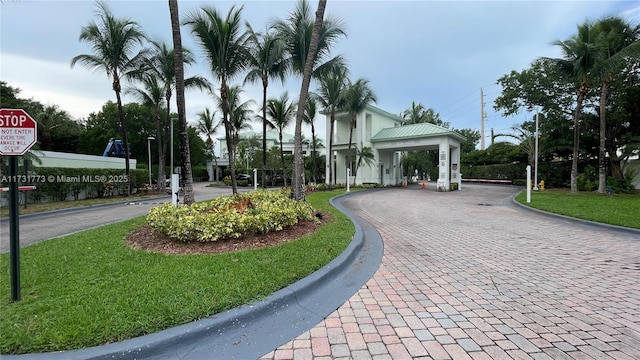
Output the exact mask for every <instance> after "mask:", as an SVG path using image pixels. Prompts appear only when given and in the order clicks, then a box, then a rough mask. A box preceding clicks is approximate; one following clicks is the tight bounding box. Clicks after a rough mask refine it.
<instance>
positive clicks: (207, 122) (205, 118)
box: [196, 108, 221, 179]
mask: <svg viewBox="0 0 640 360" xmlns="http://www.w3.org/2000/svg"><path fill="white" fill-rule="evenodd" d="M215 117H216V112H215V111H213V112H212V111H211V110H209V108H204V110H203V111H202V112H201V113H198V123H197V124H196V130H197V131H198V132H199V133H200V134H201V135H203V136H205V137H206V138H207V140H206V141H205V143H206V144H207V152H208V153H209V154H210V155H211V157H212V158H213V161H214V162H215V166H216V172H217V169H218V160H217V159H216V153H215V149H214V148H213V147H214V145H215V142H214V141H213V135H214V134H215V133H216V132H217V131H218V127H220V124H221V123H220V122H219V121H216V120H215ZM216 179H217V178H216Z"/></svg>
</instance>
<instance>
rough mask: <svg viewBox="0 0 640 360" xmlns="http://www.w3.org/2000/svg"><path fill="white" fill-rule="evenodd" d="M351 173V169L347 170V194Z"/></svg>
mask: <svg viewBox="0 0 640 360" xmlns="http://www.w3.org/2000/svg"><path fill="white" fill-rule="evenodd" d="M350 173H351V169H349V168H347V192H349V175H350Z"/></svg>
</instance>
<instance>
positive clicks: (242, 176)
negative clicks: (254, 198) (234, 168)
mask: <svg viewBox="0 0 640 360" xmlns="http://www.w3.org/2000/svg"><path fill="white" fill-rule="evenodd" d="M236 181H242V182H244V181H246V182H247V185H252V184H253V176H251V175H249V174H236Z"/></svg>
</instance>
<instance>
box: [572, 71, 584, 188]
mask: <svg viewBox="0 0 640 360" xmlns="http://www.w3.org/2000/svg"><path fill="white" fill-rule="evenodd" d="M586 92H587V86H586V84H585V83H583V84H582V85H581V86H580V90H579V91H578V99H577V101H576V102H577V104H576V111H575V113H574V114H573V159H572V160H571V193H572V194H575V193H577V192H578V157H579V155H580V113H581V112H582V102H583V101H584V96H585V94H586Z"/></svg>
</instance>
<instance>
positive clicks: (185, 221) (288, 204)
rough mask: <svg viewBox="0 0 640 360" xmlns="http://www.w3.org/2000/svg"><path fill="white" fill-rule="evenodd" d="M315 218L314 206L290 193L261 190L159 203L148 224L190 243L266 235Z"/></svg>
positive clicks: (153, 210)
mask: <svg viewBox="0 0 640 360" xmlns="http://www.w3.org/2000/svg"><path fill="white" fill-rule="evenodd" d="M312 219H314V217H313V214H312V208H311V206H310V205H309V204H308V203H306V202H299V201H294V200H291V198H290V197H289V193H288V192H285V191H266V190H259V191H254V192H249V193H246V194H239V195H231V196H224V197H218V198H216V199H214V200H211V201H207V202H203V203H196V204H192V205H189V206H179V207H175V206H173V205H172V204H165V205H162V206H158V207H155V208H152V209H151V210H150V211H149V215H147V224H149V226H150V227H151V228H152V229H153V230H154V231H157V232H159V233H162V234H164V235H167V236H169V237H171V238H173V239H176V240H179V241H183V242H190V241H217V240H220V239H227V238H239V237H241V236H242V235H244V234H252V233H258V234H264V233H267V232H270V231H278V230H282V229H284V228H285V227H287V226H290V225H294V224H296V223H298V221H300V220H312Z"/></svg>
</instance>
